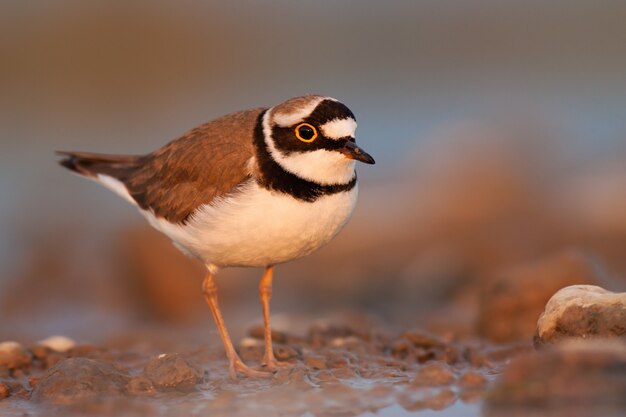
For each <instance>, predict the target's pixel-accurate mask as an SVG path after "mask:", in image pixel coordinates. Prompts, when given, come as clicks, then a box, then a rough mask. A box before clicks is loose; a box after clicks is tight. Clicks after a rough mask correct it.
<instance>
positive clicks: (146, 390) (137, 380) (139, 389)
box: [126, 375, 156, 395]
mask: <svg viewBox="0 0 626 417" xmlns="http://www.w3.org/2000/svg"><path fill="white" fill-rule="evenodd" d="M126 389H127V390H128V394H130V395H152V394H154V393H155V392H156V389H155V388H154V384H153V383H152V381H151V380H149V379H148V378H147V377H146V376H145V375H137V376H134V377H132V378H131V379H130V381H128V386H127V387H126Z"/></svg>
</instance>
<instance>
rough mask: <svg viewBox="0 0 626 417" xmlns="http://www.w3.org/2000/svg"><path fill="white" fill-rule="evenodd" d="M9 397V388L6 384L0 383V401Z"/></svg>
mask: <svg viewBox="0 0 626 417" xmlns="http://www.w3.org/2000/svg"><path fill="white" fill-rule="evenodd" d="M9 395H11V390H10V389H9V387H8V386H7V385H6V384H4V383H2V382H0V400H3V399H5V398H8V397H9Z"/></svg>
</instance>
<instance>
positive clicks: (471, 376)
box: [457, 371, 487, 388]
mask: <svg viewBox="0 0 626 417" xmlns="http://www.w3.org/2000/svg"><path fill="white" fill-rule="evenodd" d="M457 383H458V385H459V386H460V387H463V388H478V387H482V386H484V385H485V384H486V383H487V379H486V378H485V377H484V376H483V375H481V374H480V373H479V372H476V371H467V372H465V373H464V374H463V375H462V376H461V377H460V378H459V380H458V382H457Z"/></svg>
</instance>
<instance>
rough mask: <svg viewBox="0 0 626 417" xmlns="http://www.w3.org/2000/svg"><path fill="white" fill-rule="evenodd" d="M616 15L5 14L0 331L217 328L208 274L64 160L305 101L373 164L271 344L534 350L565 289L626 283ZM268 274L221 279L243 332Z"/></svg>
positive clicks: (534, 5) (266, 8)
mask: <svg viewBox="0 0 626 417" xmlns="http://www.w3.org/2000/svg"><path fill="white" fill-rule="evenodd" d="M625 21H626V3H624V2H622V1H617V0H616V1H608V0H606V1H594V2H589V1H584V0H561V1H559V0H556V1H552V2H544V1H539V0H526V1H518V2H515V1H510V2H501V1H495V0H477V1H472V2H468V1H461V0H436V1H434V0H424V1H409V0H406V1H385V2H381V1H373V0H360V1H341V2H337V1H315V2H293V1H268V2H257V1H251V0H248V1H238V2H226V1H223V2H204V1H191V0H182V1H177V2H165V1H154V0H151V1H147V0H137V1H118V0H107V1H90V2H85V1H80V0H58V1H55V2H48V1H29V2H24V1H17V0H5V1H3V2H2V3H1V4H0V32H1V33H2V36H0V51H1V54H0V55H1V58H0V314H1V317H2V320H0V336H1V338H2V339H7V338H11V339H27V340H33V339H35V340H36V339H40V338H42V337H45V336H48V335H50V334H59V333H60V334H66V335H68V336H70V337H73V338H76V339H78V340H90V341H98V340H102V339H106V338H109V337H112V336H114V335H116V334H118V333H120V332H129V331H132V329H141V328H146V327H153V326H157V327H159V326H163V328H193V327H194V326H211V327H210V329H211V332H213V331H214V329H213V325H212V324H208V323H209V322H210V320H211V319H210V313H209V310H208V308H206V307H205V305H204V300H203V297H202V294H201V292H200V283H201V278H202V275H203V268H202V266H201V265H199V264H198V263H197V262H196V261H193V260H191V259H188V258H185V257H184V256H183V255H181V254H179V253H178V252H177V251H176V250H175V249H174V248H173V247H172V246H171V245H170V243H169V242H168V241H167V239H165V238H164V237H162V236H160V235H159V234H158V233H156V232H154V231H152V230H151V229H149V227H148V226H147V225H146V224H145V222H144V220H143V219H142V218H141V216H140V215H139V214H138V213H137V212H136V210H135V209H134V208H132V207H131V206H129V205H128V204H127V203H126V202H125V201H123V200H122V199H120V198H118V197H117V196H115V195H113V194H112V193H111V192H109V191H107V190H105V189H104V188H102V187H99V186H97V185H95V184H93V183H90V182H89V181H85V180H84V179H79V178H76V177H72V176H71V175H69V173H68V172H66V171H64V170H62V169H61V168H60V167H58V166H57V165H56V159H57V158H56V157H55V155H54V153H53V152H54V150H58V149H61V150H86V151H94V152H108V153H145V152H148V151H151V150H153V149H155V148H157V147H159V146H161V145H162V144H164V143H166V142H167V141H169V140H171V139H173V138H175V137H177V136H179V135H180V134H182V133H184V132H185V131H186V130H188V129H190V128H192V127H194V126H196V125H199V124H201V123H203V122H205V121H208V120H211V119H213V118H215V117H217V116H220V115H223V114H226V113H229V112H233V111H237V110H241V109H246V108H251V107H258V106H272V105H274V104H277V103H279V102H281V101H283V100H284V99H286V98H289V97H292V96H297V95H302V94H306V93H316V94H323V95H330V96H333V97H336V98H337V99H339V100H341V101H343V102H344V103H346V104H347V105H348V106H349V107H350V108H351V109H352V110H353V111H354V113H355V114H356V116H357V119H358V122H359V129H358V131H357V140H358V142H359V143H360V144H361V145H362V147H363V148H364V149H365V150H367V151H368V152H369V153H371V154H372V155H373V156H374V157H375V158H376V161H377V164H376V165H374V166H364V165H362V166H359V167H358V171H359V179H360V184H361V185H360V201H359V204H358V205H357V209H356V211H355V213H354V216H353V219H352V221H351V222H350V223H349V224H348V226H347V227H346V229H345V230H344V231H343V232H342V234H340V236H339V237H338V238H337V239H335V240H334V241H333V242H332V243H331V244H329V245H328V246H327V247H325V248H323V249H322V250H320V251H319V252H318V253H316V254H314V255H312V256H310V257H308V258H306V259H302V260H299V261H296V262H292V263H290V264H287V265H284V266H281V267H279V268H278V269H277V272H276V276H275V281H274V282H275V290H274V298H273V313H274V315H275V317H276V318H275V323H276V327H278V328H281V327H283V328H284V327H285V326H295V324H294V323H297V318H298V317H303V318H304V319H303V320H310V318H311V317H313V318H316V317H317V318H324V317H328V316H329V314H331V313H329V312H331V311H342V310H343V311H345V310H347V311H360V312H365V313H367V314H371V315H373V316H375V317H378V318H380V319H382V320H386V321H388V322H389V323H397V324H399V325H403V326H405V325H422V326H428V327H432V328H434V329H436V328H444V329H448V330H449V329H453V330H454V331H456V332H458V334H466V335H479V336H483V337H487V338H489V339H492V340H496V341H509V340H515V339H516V338H527V337H529V334H532V331H533V328H528V326H527V325H525V324H523V323H528V322H532V324H531V327H532V326H534V322H535V321H536V319H535V321H533V319H532V317H536V315H538V314H539V312H540V311H541V309H542V307H543V305H545V301H546V299H547V298H546V297H549V296H550V295H551V294H552V293H553V292H554V291H556V289H558V288H560V286H562V285H567V284H568V283H600V284H602V285H604V286H605V287H607V288H609V289H613V290H616V289H617V290H619V289H621V288H623V284H624V283H625V282H626V280H625V277H626V256H625V255H626V162H625V161H626V75H625V74H626V47H625V44H624V39H626V25H624V22H625ZM261 273H262V271H260V270H246V269H230V270H225V271H223V272H222V273H221V274H220V276H219V279H218V283H219V284H220V286H221V295H222V305H223V307H224V310H225V315H226V321H227V323H228V324H230V325H231V327H232V330H233V332H234V333H235V335H241V332H243V330H244V329H245V326H241V327H239V326H238V325H237V323H245V324H250V323H255V322H259V321H260V320H261V314H260V312H261V310H260V306H259V304H258V301H257V298H256V293H257V282H258V279H259V278H260V275H261ZM528 306H533V308H534V309H532V308H530V310H529V308H528ZM537 309H539V310H537ZM528 311H530V313H528V314H530V317H531V318H530V319H528V320H525V321H523V320H521V321H520V323H521V324H520V326H519V328H518V327H515V326H514V325H513V324H512V323H514V320H513V319H509V318H510V317H518V316H519V315H520V314H526V313H527V312H528ZM507 314H510V315H511V316H507ZM494 317H501V318H503V319H504V318H506V319H507V321H506V323H507V326H505V327H506V328H504V329H503V328H502V326H500V327H497V326H496V328H494V327H493V326H494V320H493V318H494ZM525 326H526V327H525ZM205 329H206V327H205ZM207 332H208V330H207ZM199 337H200V338H206V337H207V336H206V333H200V334H199ZM525 340H526V339H525Z"/></svg>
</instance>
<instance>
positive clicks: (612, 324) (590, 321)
mask: <svg viewBox="0 0 626 417" xmlns="http://www.w3.org/2000/svg"><path fill="white" fill-rule="evenodd" d="M620 336H626V293H614V292H611V291H607V290H605V289H604V288H601V287H597V286H594V285H573V286H570V287H566V288H563V289H561V290H559V291H558V292H557V293H556V294H554V296H552V298H551V299H550V301H548V304H547V305H546V309H545V311H544V312H543V313H542V314H541V316H540V317H539V321H538V322H537V333H536V335H535V345H536V346H540V345H542V344H545V343H557V342H559V341H561V340H563V339H567V338H572V337H575V338H576V337H577V338H584V339H586V338H594V337H603V338H611V337H620Z"/></svg>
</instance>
